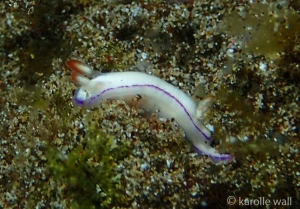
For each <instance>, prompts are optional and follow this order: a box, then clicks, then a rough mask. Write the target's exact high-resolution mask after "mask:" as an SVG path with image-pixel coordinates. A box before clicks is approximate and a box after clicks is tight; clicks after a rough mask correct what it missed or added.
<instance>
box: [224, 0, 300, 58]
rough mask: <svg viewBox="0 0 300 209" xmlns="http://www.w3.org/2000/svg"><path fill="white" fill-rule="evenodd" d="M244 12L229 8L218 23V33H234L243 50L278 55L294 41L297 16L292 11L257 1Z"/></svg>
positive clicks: (276, 56) (299, 17)
mask: <svg viewBox="0 0 300 209" xmlns="http://www.w3.org/2000/svg"><path fill="white" fill-rule="evenodd" d="M245 10H246V9H245ZM244 12H245V11H232V12H231V13H229V14H227V15H225V16H224V20H223V22H222V24H220V26H219V30H220V32H225V33H227V34H229V35H232V36H235V39H236V40H235V41H237V42H240V44H241V48H242V50H243V51H244V52H246V53H254V54H256V55H259V54H262V55H264V56H266V57H269V58H279V56H280V53H281V52H284V51H286V50H287V49H289V47H290V46H293V45H294V44H295V41H296V39H297V37H298V36H299V30H300V26H299V19H300V15H299V14H298V13H297V12H295V11H294V10H291V9H288V8H286V7H280V6H278V5H277V6H274V5H273V6H272V5H266V4H261V3H257V4H254V5H253V6H252V7H251V8H249V9H247V14H244Z"/></svg>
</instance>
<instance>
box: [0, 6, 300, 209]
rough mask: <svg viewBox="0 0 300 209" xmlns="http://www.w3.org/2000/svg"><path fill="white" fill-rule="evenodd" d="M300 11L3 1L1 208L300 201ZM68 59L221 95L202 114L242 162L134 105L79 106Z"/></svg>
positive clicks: (197, 94) (295, 204)
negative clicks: (199, 147)
mask: <svg viewBox="0 0 300 209" xmlns="http://www.w3.org/2000/svg"><path fill="white" fill-rule="evenodd" d="M299 13H300V3H299V1H298V0H286V1H283V0H281V1H275V0H274V1H249V0H247V1H246V0H245V1H243V0H242V1H234V0H224V1H223V0H222V1H221V0H198V1H192V0H182V1H181V0H174V1H172V0H170V1H162V0H153V1H151V0H149V1H143V0H141V1H139V0H137V1H131V0H112V1H106V0H103V1H100V0H99V1H97V0H90V1H89V0H53V1H51V0H49V1H43V0H36V1H32V0H18V1H12V0H4V1H1V2H0V16H1V18H0V21H1V24H0V58H1V67H0V75H1V76H0V102H1V105H0V208H14V209H17V208H55V209H59V208H240V207H241V206H243V205H247V204H248V205H247V206H244V207H248V208H299V207H300V162H299V159H300V154H299V148H300V140H299V135H300V134H299V127H300V120H299V119H300V108H299V105H300V94H299V92H300V90H299V87H300V84H299V83H300V82H299V81H300V15H299ZM68 59H78V60H81V61H83V62H85V63H87V64H88V65H90V66H91V67H92V68H93V69H95V70H99V71H102V72H110V71H125V70H130V71H142V72H146V73H151V74H154V75H156V76H158V77H160V78H162V79H163V80H166V81H167V82H169V83H172V84H173V85H175V86H177V87H179V88H180V89H182V90H183V91H184V92H186V93H187V94H189V95H191V96H192V97H193V98H194V99H195V101H197V102H199V101H201V99H205V98H206V97H207V96H210V97H213V98H214V101H213V104H212V105H211V107H210V108H209V111H208V112H206V113H205V115H204V116H203V118H204V119H203V123H204V124H205V125H209V126H210V129H213V130H214V131H213V135H212V137H213V140H214V143H213V146H215V147H216V149H217V150H219V151H220V152H223V153H230V154H232V155H233V156H235V158H234V160H233V161H232V162H230V163H228V164H221V165H218V164H215V163H214V162H212V161H211V160H210V159H209V158H207V157H205V156H201V155H198V154H197V153H196V152H195V150H193V148H192V147H191V145H190V144H189V143H188V142H187V141H186V140H185V139H184V135H185V134H184V132H183V130H182V129H181V128H180V127H178V125H177V123H176V121H173V120H172V119H163V118H157V117H156V116H155V114H154V115H152V116H150V117H143V116H142V114H141V110H139V109H136V108H133V107H131V106H128V105H127V104H125V103H124V102H123V101H119V100H114V101H105V102H103V103H102V104H101V105H100V106H99V107H97V108H94V109H88V110H87V109H85V108H78V107H76V106H74V105H73V103H72V98H73V95H74V92H75V90H76V88H77V87H76V85H75V84H73V82H72V80H71V77H70V70H69V69H68V68H67V67H66V65H65V62H66V61H67V60H68ZM212 127H213V128H212ZM234 198H235V199H234ZM262 198H264V199H262ZM266 199H268V200H269V201H270V205H267V203H268V202H266ZM234 200H235V201H234ZM274 200H278V201H280V202H277V205H275V203H274ZM289 200H291V201H289Z"/></svg>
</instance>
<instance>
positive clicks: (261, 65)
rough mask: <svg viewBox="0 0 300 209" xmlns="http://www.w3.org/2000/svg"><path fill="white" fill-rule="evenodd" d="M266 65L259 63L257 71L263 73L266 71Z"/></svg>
mask: <svg viewBox="0 0 300 209" xmlns="http://www.w3.org/2000/svg"><path fill="white" fill-rule="evenodd" d="M267 67H268V66H267V64H266V63H263V62H261V63H260V64H259V69H260V70H261V71H263V72H265V71H266V70H267Z"/></svg>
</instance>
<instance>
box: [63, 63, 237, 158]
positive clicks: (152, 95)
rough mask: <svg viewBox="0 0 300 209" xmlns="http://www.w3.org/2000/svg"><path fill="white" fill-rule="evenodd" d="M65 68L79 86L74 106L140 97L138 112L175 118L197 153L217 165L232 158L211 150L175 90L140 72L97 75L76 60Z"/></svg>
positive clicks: (192, 109) (190, 105)
mask: <svg viewBox="0 0 300 209" xmlns="http://www.w3.org/2000/svg"><path fill="white" fill-rule="evenodd" d="M67 65H68V66H69V67H70V68H71V69H72V70H73V73H72V79H73V81H74V82H75V83H77V84H79V85H81V87H80V88H79V89H78V90H77V91H76V93H75V95H74V104H76V105H77V106H80V107H83V106H84V107H94V106H97V105H99V104H100V103H101V102H102V100H105V99H119V100H125V101H126V102H128V103H130V102H131V101H132V99H133V98H134V97H136V96H137V95H140V96H141V97H142V99H141V100H140V101H138V102H137V105H138V106H139V108H143V109H145V110H146V111H156V110H158V116H159V117H164V118H169V119H170V118H174V119H175V120H176V122H177V123H178V125H179V126H180V127H181V128H182V129H183V130H184V132H185V134H186V138H187V139H188V140H189V141H190V142H191V143H192V144H193V146H194V147H195V149H196V150H197V152H199V153H201V154H203V155H207V156H209V157H211V158H212V159H213V160H214V161H218V162H220V161H221V162H228V161H230V160H231V159H232V158H233V157H232V156H231V155H229V154H220V153H218V152H217V151H216V150H215V149H214V148H213V147H211V146H210V144H211V141H212V140H211V134H210V131H209V130H208V129H207V128H206V127H205V126H204V125H203V124H202V123H201V121H199V120H198V118H197V114H196V109H197V105H196V103H195V102H194V101H193V100H192V98H190V97H189V96H188V95H187V94H186V93H184V92H183V91H181V90H180V89H178V88H177V87H175V86H173V85H171V84H169V83H167V82H166V81H164V80H162V79H160V78H158V77H156V76H153V75H148V74H146V73H142V72H112V73H103V74H100V75H99V73H96V72H94V71H93V70H92V69H91V68H90V67H89V66H87V65H86V64H84V63H82V62H80V61H77V60H69V61H68V62H67ZM95 75H98V76H95ZM89 77H90V78H91V79H89ZM92 77H93V78H92Z"/></svg>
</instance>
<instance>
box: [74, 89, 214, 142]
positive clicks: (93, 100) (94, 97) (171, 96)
mask: <svg viewBox="0 0 300 209" xmlns="http://www.w3.org/2000/svg"><path fill="white" fill-rule="evenodd" d="M132 87H149V88H154V89H156V90H158V91H161V92H163V93H164V94H166V95H167V96H168V97H170V98H172V99H173V100H175V101H176V102H177V103H178V104H179V105H180V106H181V107H182V109H183V110H184V112H185V113H186V114H187V116H188V117H189V119H190V121H191V122H192V123H193V125H194V127H195V128H196V129H197V130H198V131H199V132H200V133H201V134H202V135H203V136H204V137H205V138H206V140H208V141H210V140H211V138H210V137H208V136H207V135H205V134H204V133H203V131H202V130H201V129H200V128H199V127H198V126H197V125H196V124H195V123H194V121H193V119H192V117H191V115H190V114H189V113H188V111H187V110H186V108H185V107H184V105H183V104H182V103H181V102H180V101H179V100H178V99H177V98H176V97H174V96H173V95H172V94H170V93H169V92H167V91H165V90H163V89H161V88H159V87H157V86H155V85H150V84H143V85H137V84H136V85H131V86H118V87H116V88H108V89H105V90H103V91H102V92H101V93H100V94H97V95H96V96H93V97H91V98H90V101H89V105H90V104H92V103H94V102H96V100H97V99H98V98H99V97H101V96H102V95H103V94H105V93H107V92H109V91H113V90H116V89H123V88H132ZM75 97H76V96H75ZM75 100H76V99H75ZM76 102H77V103H79V104H82V101H81V100H76Z"/></svg>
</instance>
